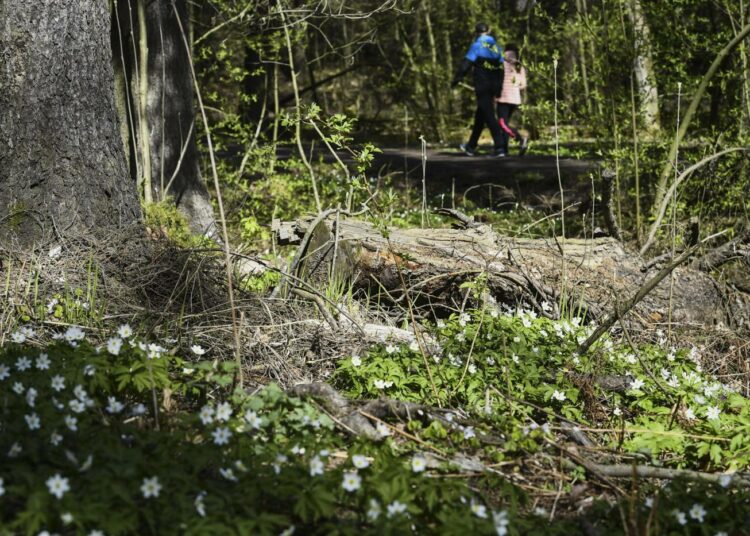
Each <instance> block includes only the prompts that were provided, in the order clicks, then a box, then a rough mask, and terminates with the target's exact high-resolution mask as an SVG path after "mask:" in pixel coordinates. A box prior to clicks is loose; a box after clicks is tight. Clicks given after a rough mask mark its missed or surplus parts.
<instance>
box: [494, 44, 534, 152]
mask: <svg viewBox="0 0 750 536" xmlns="http://www.w3.org/2000/svg"><path fill="white" fill-rule="evenodd" d="M503 54H504V60H505V69H504V71H505V74H504V75H503V89H502V91H501V92H500V96H499V97H498V98H497V115H498V117H499V119H498V123H499V124H500V128H501V129H502V130H503V147H502V149H503V151H504V152H505V153H506V154H509V153H508V141H509V140H508V138H513V139H514V140H516V141H517V142H518V143H519V144H520V147H519V150H518V154H519V155H520V156H523V155H524V154H525V153H526V149H527V148H528V146H529V138H528V137H527V136H524V135H522V134H521V133H520V132H519V131H518V129H516V128H513V127H511V126H510V118H511V116H512V115H513V112H515V111H516V110H517V109H518V107H519V106H521V102H522V98H521V91H523V90H525V89H526V69H525V68H524V67H523V65H521V62H520V61H519V58H518V47H517V46H516V45H514V44H512V43H507V44H506V45H505V50H504V51H503Z"/></svg>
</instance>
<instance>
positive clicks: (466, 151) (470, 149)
mask: <svg viewBox="0 0 750 536" xmlns="http://www.w3.org/2000/svg"><path fill="white" fill-rule="evenodd" d="M458 148H459V149H461V150H462V151H463V152H464V154H465V155H466V156H474V154H475V153H474V148H473V147H469V146H468V145H467V144H465V143H462V144H461V145H459V146H458Z"/></svg>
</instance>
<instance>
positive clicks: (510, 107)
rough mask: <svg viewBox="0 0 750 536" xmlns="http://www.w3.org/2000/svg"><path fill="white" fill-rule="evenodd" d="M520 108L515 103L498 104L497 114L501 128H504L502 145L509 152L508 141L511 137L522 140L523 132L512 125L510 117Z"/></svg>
mask: <svg viewBox="0 0 750 536" xmlns="http://www.w3.org/2000/svg"><path fill="white" fill-rule="evenodd" d="M517 109H518V106H517V105H515V104H508V103H507V102H501V103H500V104H498V105H497V115H498V117H499V118H500V119H498V123H499V124H500V128H501V129H502V131H503V132H502V134H503V141H502V144H501V145H500V147H501V148H502V149H503V151H505V152H506V153H507V152H508V141H509V138H513V139H514V140H518V141H520V140H521V134H520V133H519V132H518V130H517V129H515V128H512V127H511V126H510V117H511V116H512V115H513V112H515V111H516V110H517Z"/></svg>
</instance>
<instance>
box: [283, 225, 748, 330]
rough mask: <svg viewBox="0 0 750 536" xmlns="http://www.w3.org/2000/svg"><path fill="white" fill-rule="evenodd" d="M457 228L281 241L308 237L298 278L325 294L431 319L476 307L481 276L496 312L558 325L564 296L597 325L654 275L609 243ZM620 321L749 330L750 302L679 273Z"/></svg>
mask: <svg viewBox="0 0 750 536" xmlns="http://www.w3.org/2000/svg"><path fill="white" fill-rule="evenodd" d="M459 220H460V227H459V228H456V229H388V230H382V229H378V228H376V227H375V226H373V225H371V224H368V223H366V222H363V221H359V220H353V219H345V218H340V219H338V220H337V221H334V220H333V219H332V218H327V219H318V221H317V222H316V225H315V226H314V227H311V226H310V220H297V221H294V222H281V223H279V224H277V232H278V236H279V237H282V236H285V237H287V242H288V243H293V242H294V240H297V241H299V240H302V237H306V238H305V242H306V243H307V247H306V249H305V250H304V251H300V252H299V253H298V256H299V258H300V261H299V262H298V263H297V266H296V274H295V275H297V276H298V277H302V278H304V279H305V280H306V281H308V282H310V283H311V284H313V285H317V286H318V287H320V288H323V287H324V286H325V285H326V284H328V282H329V281H330V280H331V278H334V279H335V280H337V281H349V282H350V283H351V284H352V286H353V287H354V289H355V290H359V291H361V292H363V293H366V294H367V296H368V297H369V299H370V300H371V301H375V300H377V302H378V303H381V304H382V303H389V304H391V305H395V306H401V307H403V308H404V310H406V308H407V307H415V308H416V309H418V312H419V314H420V315H421V316H422V317H431V318H434V317H443V316H446V315H447V314H449V313H450V312H452V311H458V310H463V309H464V308H465V307H466V306H467V305H469V306H471V305H475V304H476V301H474V299H473V297H472V295H471V293H470V289H469V288H467V285H465V283H468V282H472V281H475V280H477V278H478V277H479V276H483V278H485V280H486V289H485V290H486V293H485V296H486V297H491V298H492V299H493V300H494V301H496V302H497V303H498V304H501V305H505V306H509V307H517V306H519V305H520V306H523V307H526V308H532V309H535V310H536V311H537V312H538V313H539V314H543V315H546V316H551V317H557V316H559V315H560V312H559V311H557V310H556V308H555V307H556V304H557V303H560V301H561V296H562V297H564V298H565V300H566V302H567V304H568V307H569V309H570V310H572V311H574V314H577V315H579V316H587V317H589V318H591V319H599V318H603V316H604V315H605V314H607V313H610V312H611V311H613V310H615V307H616V306H618V305H621V303H620V302H621V301H624V300H625V298H626V297H628V296H632V295H634V294H635V293H636V292H637V291H638V290H639V289H641V288H642V287H643V285H644V283H645V282H646V281H648V280H649V279H652V277H653V275H654V274H655V273H656V271H658V268H656V267H654V268H651V269H649V270H646V271H645V272H643V271H642V267H643V265H644V262H643V259H642V258H641V257H640V256H639V255H638V254H636V253H632V252H629V251H627V250H626V249H625V247H624V246H623V245H622V244H621V243H620V242H619V241H617V240H615V239H613V238H597V239H591V240H584V239H565V240H562V239H560V240H554V239H525V238H512V237H508V236H503V235H500V234H498V233H496V232H495V231H494V230H493V229H492V228H491V227H490V226H487V225H483V224H478V223H476V222H474V221H472V220H471V219H470V218H466V217H465V216H462V217H460V218H459ZM332 263H335V264H333V265H332ZM407 297H408V300H407V299H406V298H407ZM545 302H546V303H545ZM567 314H570V312H568V313H567ZM404 316H406V315H404ZM623 320H625V321H626V322H627V323H628V327H629V328H646V327H659V326H661V325H665V324H666V323H667V322H669V321H671V323H672V325H673V326H676V325H679V326H683V327H695V328H705V327H707V326H720V327H727V328H733V329H738V330H747V329H748V327H750V296H749V295H747V294H745V293H743V292H740V291H737V290H736V289H734V288H731V287H728V286H725V285H722V284H720V283H719V282H717V281H716V280H715V279H713V278H712V277H711V276H710V275H709V274H707V273H705V272H703V271H701V270H698V269H696V268H694V267H691V266H687V265H686V266H678V267H677V268H675V269H674V271H673V272H672V273H671V275H670V277H667V278H665V279H664V280H663V281H661V282H660V283H659V284H658V285H657V286H656V287H655V288H654V289H653V290H651V291H650V292H649V293H648V294H647V295H646V296H645V297H643V299H642V300H641V301H640V302H639V303H637V304H636V305H635V306H634V307H633V309H632V310H631V312H630V313H629V314H628V315H627V318H626V319H623Z"/></svg>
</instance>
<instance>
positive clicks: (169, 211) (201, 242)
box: [143, 199, 216, 249]
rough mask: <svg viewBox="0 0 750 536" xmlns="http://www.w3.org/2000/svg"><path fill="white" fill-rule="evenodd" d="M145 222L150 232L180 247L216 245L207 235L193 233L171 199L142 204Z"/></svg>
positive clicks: (185, 218)
mask: <svg viewBox="0 0 750 536" xmlns="http://www.w3.org/2000/svg"><path fill="white" fill-rule="evenodd" d="M143 212H144V216H145V218H144V219H145V224H146V227H148V228H149V229H150V230H151V232H152V233H155V234H157V235H161V236H163V237H164V238H167V239H168V240H170V241H171V242H173V243H174V244H175V245H176V246H179V247H181V248H186V249H190V248H206V247H216V244H215V243H214V242H213V241H212V240H211V239H210V238H208V237H206V236H201V235H197V234H194V233H193V232H192V231H191V230H190V226H189V225H188V221H187V217H186V216H185V215H184V214H183V213H182V212H180V211H179V210H178V209H177V207H176V206H175V204H174V201H172V200H171V199H166V200H164V201H160V202H158V203H147V204H145V205H144V206H143Z"/></svg>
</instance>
